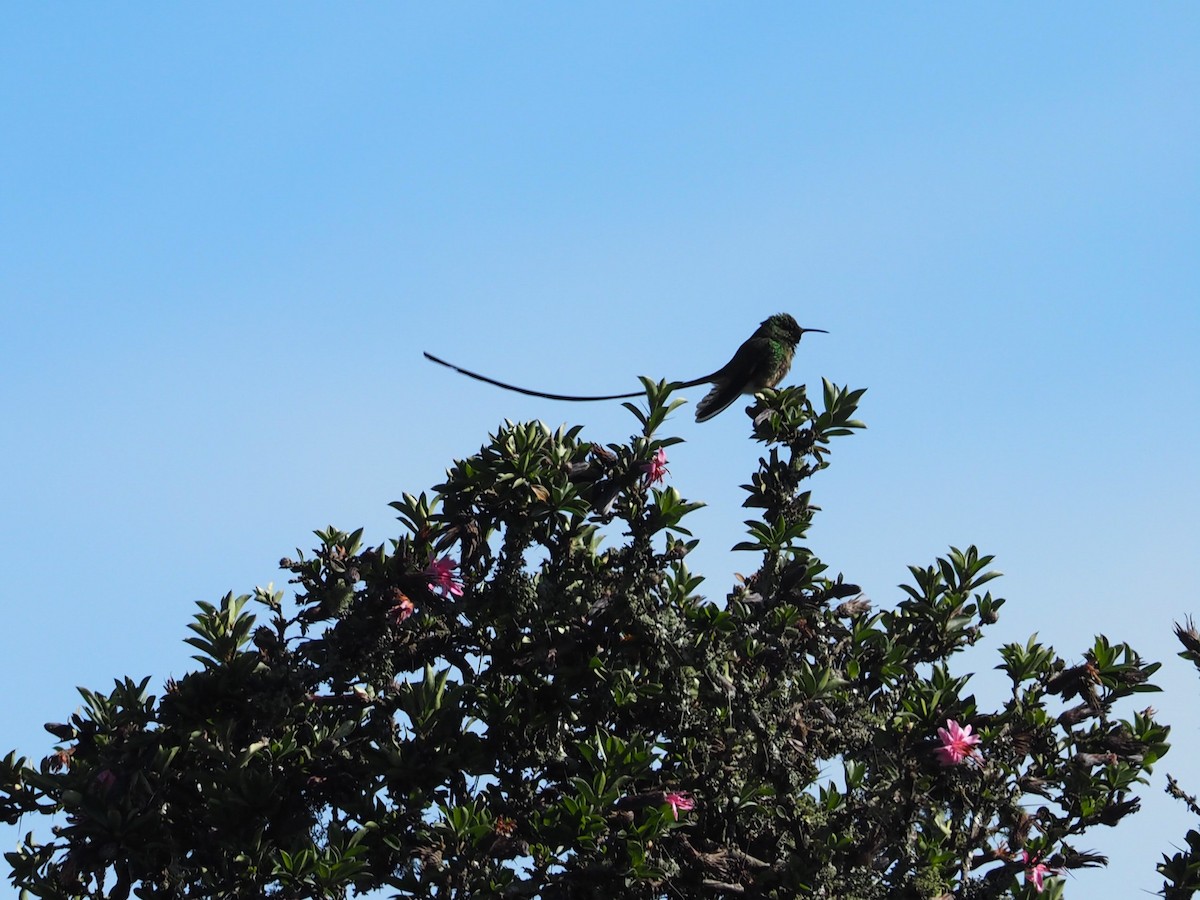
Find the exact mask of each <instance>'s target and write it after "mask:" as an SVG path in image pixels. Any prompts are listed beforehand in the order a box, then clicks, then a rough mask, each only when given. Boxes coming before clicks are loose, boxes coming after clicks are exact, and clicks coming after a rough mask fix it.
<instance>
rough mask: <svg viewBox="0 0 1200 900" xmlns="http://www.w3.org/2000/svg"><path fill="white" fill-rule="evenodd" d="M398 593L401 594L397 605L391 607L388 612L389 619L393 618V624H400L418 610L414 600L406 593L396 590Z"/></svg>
mask: <svg viewBox="0 0 1200 900" xmlns="http://www.w3.org/2000/svg"><path fill="white" fill-rule="evenodd" d="M396 593H397V594H398V595H399V598H398V599H397V602H396V605H395V606H393V607H392V608H391V609H389V610H388V613H387V615H388V619H389V620H391V622H392V624H393V625H399V624H400V623H401V622H403V621H404V620H405V619H407V618H408V617H409V616H411V615H412V614H413V613H415V612H416V611H417V608H416V607H415V606H413V602H412V601H411V600H409V599H408V597H407V596H406V595H405V594H403V593H401V592H400V591H396Z"/></svg>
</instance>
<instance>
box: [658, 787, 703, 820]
mask: <svg viewBox="0 0 1200 900" xmlns="http://www.w3.org/2000/svg"><path fill="white" fill-rule="evenodd" d="M663 800H664V801H666V803H668V804H669V805H670V807H671V815H673V816H674V817H675V818H676V819H678V818H679V811H680V810H681V809H682V810H683V811H684V812H687V811H688V810H689V809H695V808H696V801H695V800H693V799H692V798H691V797H689V796H688V795H687V794H681V793H678V792H676V791H672V792H671V793H669V794H667V795H666V796H665V797H663Z"/></svg>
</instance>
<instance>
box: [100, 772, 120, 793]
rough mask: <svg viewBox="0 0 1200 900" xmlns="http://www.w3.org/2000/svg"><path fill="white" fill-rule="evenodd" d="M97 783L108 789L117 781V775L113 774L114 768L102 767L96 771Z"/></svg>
mask: <svg viewBox="0 0 1200 900" xmlns="http://www.w3.org/2000/svg"><path fill="white" fill-rule="evenodd" d="M96 783H97V784H99V785H100V787H102V788H104V790H105V791H108V790H110V789H111V788H112V786H113V785H114V784H116V783H117V776H116V775H114V774H113V772H112V769H101V770H100V771H99V772H97V773H96Z"/></svg>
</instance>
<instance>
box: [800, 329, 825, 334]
mask: <svg viewBox="0 0 1200 900" xmlns="http://www.w3.org/2000/svg"><path fill="white" fill-rule="evenodd" d="M810 331H819V332H821V334H829V332H828V331H826V330H825V329H824V328H801V329H800V333H801V334H808V333H809V332H810Z"/></svg>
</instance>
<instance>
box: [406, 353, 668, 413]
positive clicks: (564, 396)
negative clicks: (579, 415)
mask: <svg viewBox="0 0 1200 900" xmlns="http://www.w3.org/2000/svg"><path fill="white" fill-rule="evenodd" d="M425 358H426V359H427V360H429V361H430V362H435V363H437V364H438V365H439V366H445V367H446V368H447V369H453V370H454V371H455V372H459V373H460V374H463V375H466V376H467V377H468V378H474V379H475V380H476V381H483V382H486V383H487V384H494V385H495V386H496V387H499V388H504V389H505V390H506V391H516V392H517V393H518V394H525V395H527V396H529V397H543V398H545V399H546V400H569V401H571V402H574V403H588V402H591V401H593V400H628V399H630V398H632V397H644V396H645V395H646V392H645V391H634V392H633V393H631V394H604V395H603V396H595V397H593V396H588V397H578V396H575V395H573V394H550V393H547V392H546V391H534V390H530V389H529V388H523V387H517V386H516V385H515V384H505V383H504V382H503V381H497V380H496V379H495V378H488V377H487V376H486V375H480V374H479V373H478V372H472V371H471V370H470V369H464V368H462V367H461V366H456V365H454V363H448V362H446V361H445V360H444V359H438V358H437V357H436V356H434V355H433V354H432V353H428V352H427V353H426V354H425Z"/></svg>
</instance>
